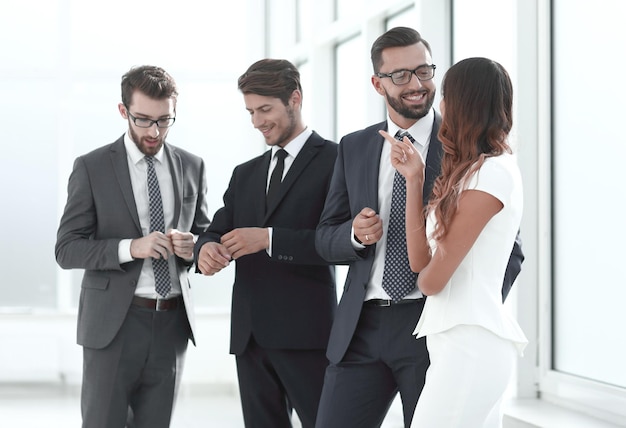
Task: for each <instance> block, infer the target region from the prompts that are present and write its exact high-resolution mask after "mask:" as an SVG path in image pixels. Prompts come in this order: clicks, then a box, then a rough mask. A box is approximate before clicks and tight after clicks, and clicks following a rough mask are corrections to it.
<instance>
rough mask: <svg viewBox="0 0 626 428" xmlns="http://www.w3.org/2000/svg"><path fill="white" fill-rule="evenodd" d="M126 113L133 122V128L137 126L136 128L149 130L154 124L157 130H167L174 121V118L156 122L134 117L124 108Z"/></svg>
mask: <svg viewBox="0 0 626 428" xmlns="http://www.w3.org/2000/svg"><path fill="white" fill-rule="evenodd" d="M126 112H127V113H128V116H130V118H131V119H132V120H133V123H134V124H135V126H137V127H138V128H150V127H151V126H152V125H154V124H155V123H156V126H157V127H159V128H169V127H170V126H172V125H173V124H174V122H175V121H176V118H175V117H165V118H163V119H157V120H152V119H148V118H146V117H135V116H133V115H132V114H131V112H130V111H128V108H126Z"/></svg>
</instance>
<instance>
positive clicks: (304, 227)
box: [195, 59, 337, 428]
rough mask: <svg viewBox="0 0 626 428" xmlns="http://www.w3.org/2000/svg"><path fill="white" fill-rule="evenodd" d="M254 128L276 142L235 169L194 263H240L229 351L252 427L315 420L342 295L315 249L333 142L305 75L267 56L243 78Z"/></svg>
mask: <svg viewBox="0 0 626 428" xmlns="http://www.w3.org/2000/svg"><path fill="white" fill-rule="evenodd" d="M239 89H240V90H241V92H242V93H243V98H244V102H245V105H246V109H247V110H248V112H249V113H250V117H251V119H252V124H253V126H254V127H255V128H256V129H258V130H259V131H260V132H261V133H262V134H263V137H264V138H265V142H266V144H267V145H268V146H269V147H270V150H268V151H266V152H265V153H264V154H263V155H261V156H258V157H255V158H254V159H252V160H250V161H248V162H246V163H244V164H242V165H239V166H237V167H236V168H235V170H234V171H233V174H232V178H231V180H230V184H229V186H228V189H227V190H226V192H225V194H224V206H223V207H222V208H220V209H219V210H218V211H217V212H216V213H215V216H214V218H213V223H212V224H211V226H210V227H209V228H208V229H207V231H206V232H205V233H203V234H202V235H201V236H200V238H199V239H198V241H197V243H196V246H195V252H196V257H197V260H198V263H197V265H198V269H199V271H200V272H201V273H203V274H205V275H213V274H215V273H216V272H218V271H220V270H221V269H223V268H224V267H226V266H227V265H228V264H229V263H230V261H231V260H235V261H236V270H235V283H234V286H233V297H232V314H231V343H230V352H231V353H232V354H235V356H236V362H237V373H238V378H239V389H240V393H241V404H242V409H243V415H244V421H245V424H246V427H248V428H250V427H260V428H266V427H272V428H283V427H291V409H292V408H293V409H295V410H296V412H297V413H298V416H299V418H300V420H301V422H302V426H303V427H305V428H306V427H309V428H312V427H313V426H314V425H315V416H316V412H317V407H318V403H319V397H320V394H321V390H322V384H323V380H324V371H325V369H326V366H327V365H328V360H327V358H326V356H325V349H326V344H327V343H328V335H329V332H330V326H331V324H332V320H333V315H334V311H335V307H336V305H337V295H336V291H335V276H334V268H333V267H332V266H330V265H329V264H328V263H327V262H326V261H325V260H324V259H322V258H321V257H320V256H319V255H318V254H317V252H316V250H315V228H316V226H317V224H318V222H319V218H320V214H321V212H322V209H323V206H324V200H325V198H326V194H327V192H328V187H329V185H330V177H331V175H332V170H333V165H334V163H335V159H336V157H337V144H335V143H333V142H331V141H328V140H325V139H323V138H322V137H320V136H319V135H318V134H317V133H315V132H314V131H312V130H311V129H309V128H307V127H306V126H305V125H304V123H303V121H302V116H301V108H302V88H301V85H300V74H299V72H298V70H297V69H296V67H295V66H294V65H293V64H291V63H290V62H289V61H285V60H275V59H264V60H261V61H258V62H256V63H254V64H252V65H251V66H250V67H249V68H248V70H247V71H246V72H245V73H244V74H243V75H242V76H241V77H240V78H239Z"/></svg>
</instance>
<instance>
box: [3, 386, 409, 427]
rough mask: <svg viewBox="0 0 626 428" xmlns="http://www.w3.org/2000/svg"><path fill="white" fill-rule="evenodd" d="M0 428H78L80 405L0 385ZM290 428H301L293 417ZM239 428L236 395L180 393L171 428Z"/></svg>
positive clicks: (396, 418)
mask: <svg viewBox="0 0 626 428" xmlns="http://www.w3.org/2000/svg"><path fill="white" fill-rule="evenodd" d="M396 405H399V403H394V405H393V406H392V408H391V409H390V412H389V414H388V415H387V420H386V421H385V423H384V424H383V428H399V427H402V422H401V418H400V414H401V413H399V412H400V409H399V408H396ZM0 415H2V423H1V425H2V427H3V428H41V427H46V428H70V427H80V424H81V419H80V401H79V397H78V391H77V388H72V390H67V389H63V388H61V387H57V386H46V385H35V386H33V385H30V386H29V385H26V386H25V385H0ZM293 426H294V428H301V425H300V423H299V421H298V420H297V416H294V424H293ZM207 427H219V428H242V427H243V418H242V416H241V409H240V407H239V397H238V395H237V392H236V391H225V390H218V391H203V392H197V391H196V392H193V393H192V392H189V391H184V390H183V391H181V394H180V395H179V399H178V403H177V407H176V409H175V412H174V416H173V420H172V424H171V428H207Z"/></svg>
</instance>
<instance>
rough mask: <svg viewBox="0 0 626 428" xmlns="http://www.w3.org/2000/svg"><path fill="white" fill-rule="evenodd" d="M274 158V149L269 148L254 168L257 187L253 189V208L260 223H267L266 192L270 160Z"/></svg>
mask: <svg viewBox="0 0 626 428" xmlns="http://www.w3.org/2000/svg"><path fill="white" fill-rule="evenodd" d="M271 160H272V150H271V149H270V150H267V151H266V152H265V153H264V154H263V156H262V157H261V161H260V162H258V163H257V165H256V169H255V170H254V172H253V174H254V178H255V179H254V183H255V188H254V189H253V191H252V195H253V196H252V198H253V207H252V208H253V209H254V210H255V212H256V213H257V219H258V222H259V223H258V224H265V219H266V218H267V215H266V212H265V211H266V207H265V194H266V192H267V174H268V171H269V169H270V161H271Z"/></svg>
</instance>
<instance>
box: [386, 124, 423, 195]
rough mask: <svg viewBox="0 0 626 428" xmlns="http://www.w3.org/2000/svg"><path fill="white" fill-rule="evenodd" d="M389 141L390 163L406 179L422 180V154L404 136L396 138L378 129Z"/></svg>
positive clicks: (421, 181)
mask: <svg viewBox="0 0 626 428" xmlns="http://www.w3.org/2000/svg"><path fill="white" fill-rule="evenodd" d="M378 132H379V133H380V135H382V136H383V137H385V139H386V140H387V141H389V143H391V165H392V166H393V167H394V168H395V169H396V170H397V171H398V172H399V173H400V174H402V175H403V176H404V178H405V179H406V180H407V181H408V180H411V181H412V180H419V182H420V183H423V182H424V170H425V164H424V159H423V158H422V154H421V153H420V152H419V151H418V150H417V149H416V148H415V147H414V146H413V144H412V143H411V141H410V140H409V139H408V138H407V137H404V139H403V140H402V141H399V140H396V139H395V138H394V137H393V136H391V135H390V134H389V133H387V132H385V131H382V130H381V131H378Z"/></svg>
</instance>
